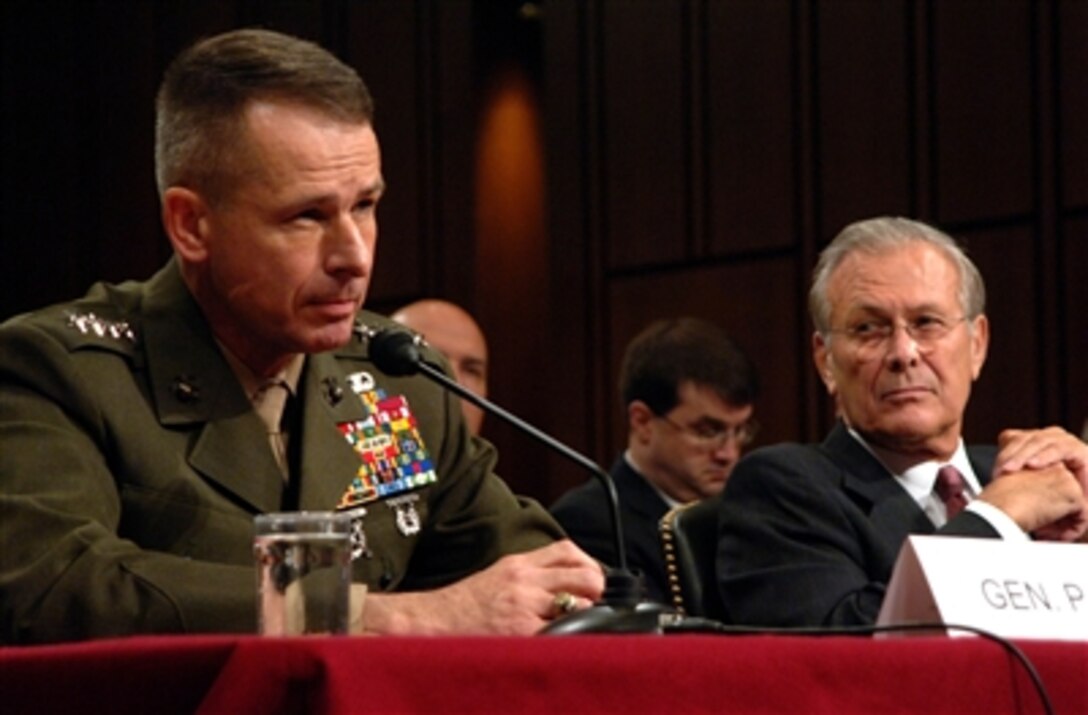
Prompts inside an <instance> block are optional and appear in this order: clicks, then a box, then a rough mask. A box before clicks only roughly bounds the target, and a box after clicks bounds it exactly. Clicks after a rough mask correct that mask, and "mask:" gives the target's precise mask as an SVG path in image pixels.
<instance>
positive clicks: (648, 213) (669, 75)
mask: <svg viewBox="0 0 1088 715" xmlns="http://www.w3.org/2000/svg"><path fill="white" fill-rule="evenodd" d="M600 30H602V31H604V34H603V36H602V37H603V41H602V48H601V49H602V52H603V58H602V68H603V69H602V82H603V85H604V86H605V87H607V90H606V91H605V93H604V96H603V102H604V104H603V112H604V114H603V117H602V126H601V128H600V131H601V138H600V141H601V142H602V144H603V147H604V155H605V161H606V171H605V176H604V181H605V197H604V198H605V216H606V220H607V224H606V225H607V239H608V258H609V265H610V266H613V267H619V268H622V267H628V266H637V265H641V264H645V263H658V262H667V261H675V260H679V259H681V258H683V257H684V256H685V255H686V248H685V243H686V242H685V237H686V227H687V225H688V211H687V208H688V206H687V201H688V200H689V195H688V192H689V191H690V187H689V182H688V173H689V171H690V167H689V165H688V144H687V141H688V126H687V124H686V122H685V120H684V117H685V107H684V101H685V99H686V90H685V81H686V79H685V78H686V77H687V73H686V72H685V71H684V68H685V54H684V52H685V49H686V47H685V43H684V37H685V25H684V4H683V3H667V2H657V1H655V0H635V1H632V0H606V1H605V2H604V3H603V12H602V17H601V24H600Z"/></svg>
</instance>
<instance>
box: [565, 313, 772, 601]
mask: <svg viewBox="0 0 1088 715" xmlns="http://www.w3.org/2000/svg"><path fill="white" fill-rule="evenodd" d="M619 390H620V395H621V398H622V401H623V406H624V410H625V412H626V415H627V449H626V450H625V451H624V453H623V454H622V455H620V457H619V458H618V459H617V460H616V462H615V464H614V465H613V467H612V478H613V479H614V480H615V482H616V491H617V493H618V495H619V500H620V518H621V520H622V522H623V535H624V540H625V542H626V548H627V559H628V564H629V566H630V567H631V568H633V569H638V570H640V571H641V572H642V574H643V576H644V579H645V582H646V591H647V597H648V598H650V599H651V600H653V601H658V602H661V603H667V602H670V601H671V599H670V598H669V587H668V579H667V576H666V572H665V559H664V552H663V548H662V544H661V538H660V532H659V530H658V524H659V522H660V521H661V517H662V516H664V515H665V513H666V512H667V511H668V510H669V509H671V508H672V507H675V506H678V505H680V504H686V503H688V502H693V501H696V500H699V499H706V498H708V497H712V496H715V495H717V494H719V493H720V492H721V490H722V488H723V487H724V486H725V484H726V481H727V480H728V479H729V475H730V473H731V472H732V470H733V467H734V466H735V465H736V464H737V461H738V460H739V459H740V455H741V451H742V450H743V448H744V447H745V446H747V445H748V444H749V443H751V441H752V439H753V438H754V437H755V433H756V422H755V420H754V418H753V412H754V410H755V407H754V403H755V400H756V397H757V395H758V392H759V384H758V378H757V375H756V369H755V366H754V365H753V364H752V362H751V360H749V359H748V357H747V356H746V355H745V354H744V352H743V351H741V349H740V348H739V347H738V346H737V345H736V344H735V343H734V342H733V341H732V340H731V339H730V338H729V336H727V335H726V334H725V332H724V331H723V330H722V329H721V328H719V327H718V326H716V325H714V324H712V323H709V322H706V321H704V320H699V319H696V318H677V319H672V320H663V321H659V322H655V323H653V324H651V325H650V326H649V327H647V328H646V329H644V330H643V331H642V332H641V333H640V334H639V335H638V336H636V337H635V338H634V340H632V341H631V343H630V344H629V345H628V346H627V349H626V351H625V352H624V356H623V362H622V364H621V367H620V379H619ZM551 511H552V514H553V515H554V516H555V518H556V519H558V520H559V523H560V524H562V525H563V528H564V529H565V530H566V531H567V533H568V534H569V535H570V537H571V538H572V539H574V541H575V543H577V544H578V545H579V546H581V547H582V548H583V549H585V550H586V551H587V552H589V554H590V555H592V556H594V557H595V558H597V559H599V560H601V561H602V562H604V563H607V564H615V563H616V562H617V558H616V553H615V545H614V538H613V530H612V522H611V519H610V511H609V505H608V500H607V497H606V492H605V490H604V488H603V487H602V486H601V484H600V482H598V481H597V480H592V481H589V482H587V483H585V484H582V485H581V486H578V487H576V488H575V489H573V490H571V491H569V492H567V493H566V494H565V495H563V496H562V497H561V498H560V499H559V500H558V501H557V502H556V503H555V504H554V505H553V506H552V509H551Z"/></svg>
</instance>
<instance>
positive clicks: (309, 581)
mask: <svg viewBox="0 0 1088 715" xmlns="http://www.w3.org/2000/svg"><path fill="white" fill-rule="evenodd" d="M253 526H254V537H253V554H254V558H255V559H256V563H257V620H258V623H257V632H258V633H260V634H262V635H267V636H299V635H310V634H346V633H347V632H348V619H349V616H350V613H349V605H348V604H349V592H350V587H351V544H350V531H351V517H349V516H348V515H347V514H340V513H337V512H330V511H299V512H281V513H273V514H260V515H258V516H257V517H255V518H254V520H253Z"/></svg>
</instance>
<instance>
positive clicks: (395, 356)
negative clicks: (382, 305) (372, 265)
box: [355, 324, 675, 634]
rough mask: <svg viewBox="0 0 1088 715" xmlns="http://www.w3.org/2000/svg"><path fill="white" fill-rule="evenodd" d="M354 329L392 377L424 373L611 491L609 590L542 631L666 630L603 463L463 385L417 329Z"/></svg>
mask: <svg viewBox="0 0 1088 715" xmlns="http://www.w3.org/2000/svg"><path fill="white" fill-rule="evenodd" d="M355 331H356V334H357V335H358V337H359V338H360V339H365V340H366V341H367V342H368V345H369V347H370V360H371V361H372V362H373V363H374V364H375V365H376V366H377V367H378V369H379V370H381V371H382V372H384V373H386V374H387V375H392V376H394V377H402V376H406V375H415V374H422V375H424V376H426V377H427V378H429V379H431V380H433V381H434V382H437V383H438V384H439V385H441V386H442V387H444V388H446V389H447V390H449V391H450V392H453V393H454V394H456V395H458V396H460V397H462V398H464V399H466V400H468V401H469V402H471V403H472V404H474V405H476V406H477V407H479V408H481V409H483V410H484V411H486V412H488V413H489V414H494V415H497V416H498V417H500V418H502V419H503V420H505V421H506V422H508V423H510V424H512V425H513V426H514V427H516V428H517V429H519V430H521V431H523V432H525V433H527V434H528V435H529V436H531V437H533V438H534V439H536V440H537V441H539V442H542V443H543V444H545V445H547V446H548V447H550V448H551V449H553V450H555V451H556V452H558V453H559V454H561V455H563V456H564V457H566V458H567V459H569V460H571V461H573V462H574V463H575V464H577V465H579V466H581V467H582V468H584V469H586V470H587V471H589V473H590V474H592V475H593V476H594V477H596V478H597V480H598V481H600V483H601V486H603V487H604V489H605V492H606V494H607V496H608V506H609V511H610V513H611V518H612V532H613V539H614V541H615V546H616V559H617V562H618V565H617V566H616V567H613V568H610V569H608V571H607V572H606V574H605V590H604V595H603V596H602V598H601V601H600V602H598V603H595V604H594V605H592V606H591V607H589V608H587V609H584V610H581V611H576V612H574V613H570V614H568V615H566V616H563V617H561V618H557V619H556V620H555V621H553V622H552V623H551V624H549V625H548V626H547V627H546V628H544V629H543V630H542V631H541V632H542V633H547V634H568V633H661V632H663V630H662V622H663V621H662V619H663V618H664V620H666V621H667V620H670V617H675V612H674V611H673V610H672V609H670V608H669V607H667V606H664V605H662V604H658V603H653V602H651V601H645V600H643V599H642V592H643V585H642V579H641V577H640V576H639V575H638V574H636V573H634V572H632V571H631V570H630V569H629V568H628V567H627V552H626V549H625V546H624V539H623V528H622V525H621V522H620V507H619V496H618V495H617V494H616V485H615V483H614V482H613V481H612V477H611V476H610V475H609V474H608V472H606V471H604V470H603V469H601V468H600V466H598V465H597V464H596V463H595V462H593V461H592V460H590V459H589V458H588V457H586V456H584V455H582V454H580V453H578V452H576V451H574V450H573V449H571V448H570V447H568V446H567V445H565V444H563V443H562V442H560V441H559V440H557V439H555V438H554V437H552V436H551V435H549V434H547V433H545V432H543V431H541V430H539V429H537V428H536V427H534V426H533V425H531V424H529V423H528V422H526V421H524V420H522V419H521V418H520V417H517V416H515V415H513V414H511V413H510V412H508V411H506V410H505V409H503V408H502V407H499V406H498V405H496V404H495V403H493V402H491V401H490V400H487V399H486V398H484V397H481V396H480V395H477V394H476V393H474V392H472V391H471V390H468V389H466V388H465V387H463V386H461V385H460V384H458V383H457V382H456V381H455V380H453V379H452V378H450V377H449V376H448V375H447V374H446V373H445V372H443V371H442V370H441V368H439V367H437V366H435V365H432V364H431V363H429V362H427V361H426V359H424V357H423V352H422V349H421V348H422V347H423V346H424V345H425V344H426V343H425V342H424V341H423V338H421V337H420V336H419V335H416V334H414V333H411V332H409V331H407V330H404V329H399V328H383V329H380V330H375V329H373V328H370V327H369V326H365V325H362V324H359V325H356V327H355Z"/></svg>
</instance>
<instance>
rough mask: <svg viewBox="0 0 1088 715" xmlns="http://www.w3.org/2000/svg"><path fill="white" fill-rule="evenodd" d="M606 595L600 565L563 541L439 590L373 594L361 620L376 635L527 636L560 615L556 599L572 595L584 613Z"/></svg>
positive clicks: (505, 560) (504, 560)
mask: <svg viewBox="0 0 1088 715" xmlns="http://www.w3.org/2000/svg"><path fill="white" fill-rule="evenodd" d="M603 590H604V573H603V572H602V570H601V566H600V564H598V563H597V562H596V561H594V560H593V559H592V558H590V557H589V556H588V555H587V554H586V553H585V552H583V551H582V550H581V549H579V548H578V547H577V546H575V545H574V543H573V542H571V541H566V540H565V541H558V542H556V543H554V544H549V545H548V546H545V547H542V548H539V549H537V550H535V551H530V552H527V553H524V554H513V555H510V556H505V557H503V558H502V559H499V560H498V561H497V562H495V563H494V564H492V565H491V566H490V567H488V568H486V569H484V570H483V571H480V572H478V573H475V574H473V575H472V576H469V577H467V578H465V579H462V580H461V581H458V582H457V583H454V584H451V585H449V586H446V587H444V588H440V589H437V590H435V591H429V592H420V593H403V594H375V593H371V594H370V595H369V596H368V597H367V601H366V609H365V611H364V613H363V619H364V621H365V623H366V630H367V631H369V632H377V633H395V634H413V635H431V634H452V633H457V634H464V635H468V634H473V635H485V634H491V635H529V634H532V633H536V632H537V631H539V630H540V629H541V628H543V627H544V626H545V625H547V624H548V622H550V621H551V620H552V619H554V618H555V617H556V616H557V615H559V613H558V612H557V609H556V606H555V598H556V596H557V595H558V594H560V593H569V594H571V595H572V596H574V598H575V599H576V603H577V606H578V607H580V608H585V607H587V606H589V605H590V604H591V603H592V602H593V601H596V600H597V599H599V598H600V596H601V593H602V592H603Z"/></svg>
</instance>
